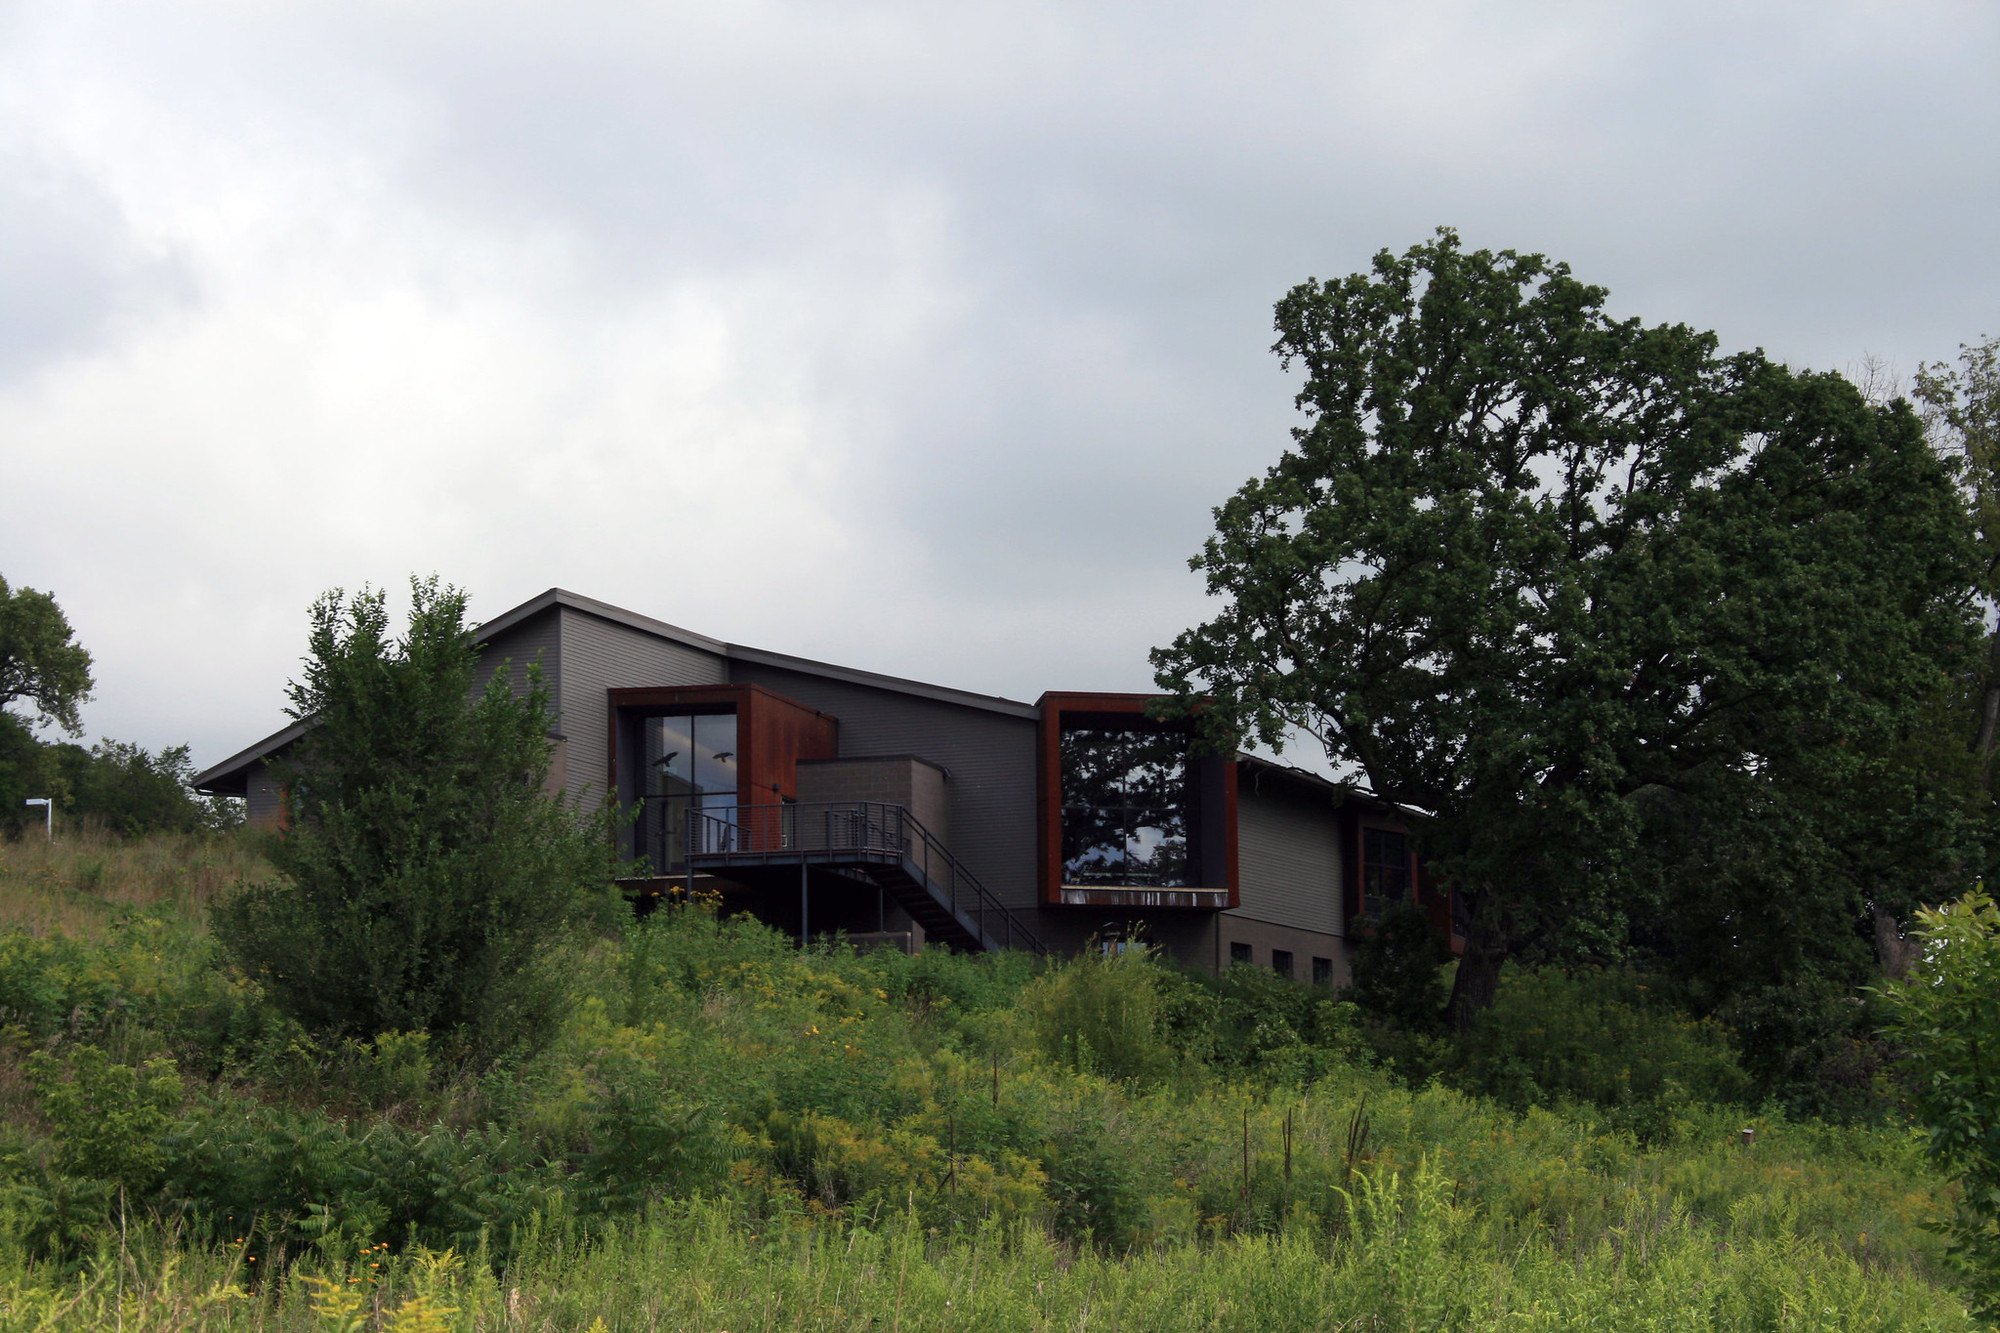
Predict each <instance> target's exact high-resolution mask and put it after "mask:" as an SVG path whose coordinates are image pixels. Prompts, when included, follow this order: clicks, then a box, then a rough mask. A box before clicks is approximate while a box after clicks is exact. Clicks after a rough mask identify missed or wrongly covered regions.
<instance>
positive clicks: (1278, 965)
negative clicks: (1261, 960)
mask: <svg viewBox="0 0 2000 1333" xmlns="http://www.w3.org/2000/svg"><path fill="white" fill-rule="evenodd" d="M1271 970H1272V971H1273V972H1276V973H1277V974H1278V975H1279V976H1281V977H1289V976H1290V975H1292V951H1291V950H1290V949H1273V950H1271Z"/></svg>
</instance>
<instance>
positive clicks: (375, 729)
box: [216, 579, 611, 1060]
mask: <svg viewBox="0 0 2000 1333" xmlns="http://www.w3.org/2000/svg"><path fill="white" fill-rule="evenodd" d="M411 591H412V608H411V613H410V626H409V632H408V635H407V637H406V638H405V639H404V640H403V641H402V642H401V643H392V642H391V641H390V639H389V636H388V614H387V611H386V608H385V605H384V599H383V597H382V595H381V594H380V593H378V592H368V591H364V592H362V593H360V594H358V595H356V596H355V597H354V598H353V599H352V600H351V601H350V600H347V599H344V598H343V597H342V596H341V594H339V593H338V592H335V593H330V594H328V595H327V596H326V597H324V598H322V599H321V600H320V602H319V603H318V604H317V605H316V606H315V607H314V609H313V631H312V640H311V653H310V657H309V658H308V661H307V664H306V672H305V678H304V680H303V681H300V682H296V683H294V685H293V686H292V713H293V715H294V716H295V717H297V718H299V719H300V720H302V721H305V722H306V723H308V730H307V731H306V734H305V735H304V736H303V737H301V738H300V740H299V742H298V744H297V747H296V750H295V752H294V753H293V754H292V755H291V756H289V758H288V760H287V762H286V763H285V764H284V766H283V776H284V778H285V781H286V784H287V786H288V788H289V791H290V801H291V810H292V824H291V828H290V830H289V831H288V833H287V835H286V836H285V837H284V838H282V839H280V840H279V841H278V842H277V843H276V844H275V845H274V847H273V848H272V851H271V860H272V862H273V864H274V865H276V867H277V868H278V870H279V871H280V877H278V878H275V879H271V880H268V881H266V882H264V883H261V884H254V885H250V886H247V887H246V888H245V889H244V890H243V891H242V892H240V893H239V894H238V895H236V896H235V897H234V898H233V899H231V900H230V901H229V902H228V903H226V904H224V905H223V907H222V908H221V910H220V911H219V913H218V916H217V921H216V929H217V933H218V934H219V935H220V937H221V938H222V939H223V941H224V942H225V944H226V945H227V946H228V947H229V949H230V951H231V953H232V954H233V956H234V957H235V958H236V959H237V961H238V962H239V963H240V965H241V966H242V967H243V968H244V970H245V971H246V972H248V973H250V974H251V975H252V976H254V977H255V978H257V980H258V981H259V982H260V984H262V985H263V986H264V987H265V988H266V989H267V990H268V991H269V993H270V994H271V996H272V998H273V999H274V1000H275V1001H277V1003H278V1004H280V1005H281V1006H282V1007H283V1008H284V1009H285V1010H286V1011H287V1012H289V1013H291V1014H293V1015H294V1016H296V1017H297V1018H298V1019H299V1020H300V1021H301V1022H303V1023H305V1024H306V1025H307V1026H308V1027H310V1028H313V1029H314V1030H316V1031H322V1032H327V1033H333V1034H338V1035H343V1036H349V1037H355V1038H367V1037H372V1036H374V1035H375V1034H376V1033H378V1032H387V1031H407V1032H430V1033H432V1034H434V1035H436V1036H437V1037H439V1038H440V1039H442V1040H444V1041H446V1042H448V1043H449V1044H450V1045H451V1047H452V1048H453V1050H454V1051H455V1052H457V1053H460V1054H464V1055H466V1056H469V1057H471V1058H474V1059H478V1060H490V1059H492V1058H494V1057H496V1056H497V1055H499V1054H501V1053H502V1052H505V1051H508V1050H512V1049H518V1048H520V1047H522V1046H524V1045H527V1044H530V1043H533V1042H535V1041H537V1040H540V1039H542V1038H545V1037H546V1036H547V1035H548V1034H549V1033H550V1032H551V1031H552V1029H553V1027H554V1025H555V1023H556V1022H557V1021H558V1019H559V1016H560V1013H561V1008H562V1004H563V997H564V994H565V990H566V979H565V972H566V970H567V969H569V968H571V967H572V966H573V965H574V960H575V958H576V955H577V952H578V950H579V948H581V947H582V942H583V939H584V935H583V933H582V932H583V931H584V930H585V928H586V927H587V926H588V925H590V924H591V923H593V922H594V921H597V920H601V919H603V918H602V913H603V911H604V910H606V908H607V905H608V902H609V895H610V889H609V883H610V878H611V866H610V862H609V850H608V849H609V847H610V839H609V837H608V835H607V834H606V832H605V831H604V830H603V829H602V828H601V827H597V826H595V825H593V824H589V823H582V822H579V821H578V820H577V819H575V818H574V817H573V816H572V815H571V814H570V813H569V812H568V811H567V810H566V809H565V808H564V807H563V805H562V804H561V802H560V801H559V800H558V799H556V798H554V797H552V796H549V795H547V794H546V793H545V792H544V790H543V785H544V782H545V780H546V778H547V774H548V766H549V753H550V750H549V739H548V736H549V731H550V729H551V725H552V722H551V716H550V711H549V698H548V692H547V689H546V687H545V686H544V685H543V684H542V682H541V678H540V675H539V672H538V671H536V670H535V669H534V668H533V667H530V669H529V672H528V689H527V692H526V693H525V694H522V695H517V694H516V693H515V692H514V691H513V689H512V688H511V687H510V685H509V683H508V673H507V672H506V671H504V670H502V671H496V672H495V673H494V674H493V676H492V678H491V680H490V682H489V683H488V685H487V686H486V688H485V689H484V690H483V691H479V692H477V693H474V692H473V689H472V684H473V680H474V675H475V672H476V671H477V669H478V665H479V663H478V651H477V647H476V645H475V643H474V640H473V636H472V632H471V631H470V630H469V629H468V628H467V627H466V625H465V623H464V612H465V601H466V599H465V595H464V594H463V593H461V592H459V591H457V590H456V589H452V588H441V587H440V586H439V585H438V583H437V581H436V580H435V579H431V580H427V581H413V583H412V585H411Z"/></svg>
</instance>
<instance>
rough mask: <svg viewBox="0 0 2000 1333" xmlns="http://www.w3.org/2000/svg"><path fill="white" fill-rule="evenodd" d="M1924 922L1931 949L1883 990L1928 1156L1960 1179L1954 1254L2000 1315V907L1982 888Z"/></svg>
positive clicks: (1993, 1314) (1989, 1309)
mask: <svg viewBox="0 0 2000 1333" xmlns="http://www.w3.org/2000/svg"><path fill="white" fill-rule="evenodd" d="M1917 919H1918V921H1919V922H1921V923H1922V930H1923V937H1924V942H1925V946H1926V947H1925V949H1924V952H1923V954H1922V955H1921V956H1920V958H1919V961H1918V963H1917V965H1916V966H1915V967H1914V968H1913V969H1912V970H1911V974H1910V977H1909V979H1908V980H1907V981H1906V982H1904V983H1903V984H1902V985H1900V986H1894V987H1890V988H1888V989H1887V990H1886V992H1885V995H1886V998H1887V999H1888V1000H1889V1002H1890V1005H1891V1012H1892V1013H1893V1015H1894V1021H1895V1027H1894V1031H1895V1033H1896V1036H1897V1038H1898V1039H1899V1040H1900V1041H1902V1042H1903V1044H1904V1045H1905V1046H1907V1047H1908V1048H1909V1051H1910V1061H1911V1063H1912V1064H1913V1065H1914V1066H1915V1067H1916V1072H1917V1077H1916V1079H1915V1080H1914V1084H1915V1094H1914V1096H1915V1101H1916V1104H1917V1114H1918V1115H1919V1116H1920V1117H1921V1118H1922V1120H1923V1123H1924V1125H1925V1127H1926V1128H1927V1129H1928V1131H1929V1135H1930V1141H1929V1147H1930V1152H1931V1156H1932V1157H1933V1158H1934V1159H1936V1161H1937V1162H1938V1163H1939V1165H1941V1166H1943V1167H1944V1168H1945V1169H1946V1170H1948V1171H1951V1172H1953V1173H1954V1174H1956V1175H1957V1177H1958V1182H1959V1200H1958V1208H1957V1211H1956V1214H1955V1216H1954V1217H1953V1218H1952V1222H1951V1238H1952V1252H1953V1257H1954V1258H1955V1259H1956V1260H1957V1261H1958V1263H1959V1265H1960V1267H1961V1269H1962V1271H1963V1272H1964V1273H1965V1274H1966V1277H1967V1279H1968V1285H1969V1286H1970V1287H1971V1289H1972V1293H1973V1297H1974V1302H1975V1304H1976V1305H1977V1306H1978V1308H1979V1309H1980V1310H1981V1312H1982V1313H1984V1314H1985V1315H1986V1316H1987V1317H1989V1318H1994V1319H2000V1079H1996V1078H1995V1075H1994V1068H1995V1058H1996V1054H1997V1053H1996V1051H1995V1050H1994V1047H1995V1046H1996V1045H2000V906H1996V905H1995V903H1994V901H1993V898H1992V897H1991V896H1990V895H1988V894H1987V893H1986V892H1984V891H1983V890H1975V891H1973V892H1971V893H1967V894H1966V895H1965V896H1964V897H1962V898H1960V899H1959V900H1958V901H1957V902H1953V903H1947V904H1946V905H1945V906H1943V907H1941V908H1936V909H1931V910H1926V911H1922V912H1919V913H1918V914H1917Z"/></svg>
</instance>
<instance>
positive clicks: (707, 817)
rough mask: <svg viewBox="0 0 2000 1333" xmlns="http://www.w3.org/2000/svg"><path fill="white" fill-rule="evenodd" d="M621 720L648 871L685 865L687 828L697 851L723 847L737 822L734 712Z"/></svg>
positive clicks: (670, 870) (638, 837)
mask: <svg viewBox="0 0 2000 1333" xmlns="http://www.w3.org/2000/svg"><path fill="white" fill-rule="evenodd" d="M627 725H628V726H629V727H631V728H632V730H634V731H635V732H636V733H637V734H636V735H634V736H632V737H631V740H630V741H628V744H630V745H631V747H632V748H631V749H630V750H629V751H627V753H630V754H631V755H632V756H633V758H634V761H635V762H634V763H633V766H632V769H631V770H630V771H631V772H632V775H633V782H634V783H635V786H636V790H635V791H634V792H633V793H632V794H633V795H634V796H636V797H638V798H639V802H640V806H641V810H640V815H639V824H638V827H637V828H636V829H635V830H634V833H635V838H636V840H637V842H638V846H637V847H636V848H635V850H636V851H637V853H638V854H640V855H643V856H644V857H645V858H646V860H647V862H648V863H649V865H650V866H651V868H652V870H653V872H654V873H655V874H671V873H673V872H674V871H676V870H680V869H683V868H685V867H686V865H687V857H688V847H689V838H690V836H693V837H694V838H696V839H698V840H699V841H698V843H697V845H696V850H697V851H725V850H728V846H727V844H728V842H729V840H730V839H731V837H732V836H733V835H734V830H735V828H736V803H737V762H736V761H737V737H736V714H734V713H668V714H656V715H652V716H645V717H638V718H633V719H631V720H630V721H629V722H628V724H627ZM691 813H699V815H700V816H701V818H699V819H692V820H691V819H690V814H691Z"/></svg>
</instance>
